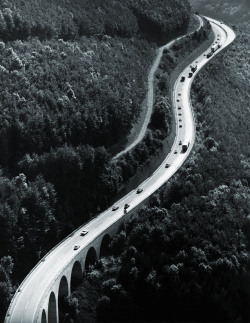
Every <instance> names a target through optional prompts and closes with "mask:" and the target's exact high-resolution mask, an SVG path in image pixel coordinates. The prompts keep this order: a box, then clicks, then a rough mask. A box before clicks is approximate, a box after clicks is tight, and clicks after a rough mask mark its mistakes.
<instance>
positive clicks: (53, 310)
mask: <svg viewBox="0 0 250 323" xmlns="http://www.w3.org/2000/svg"><path fill="white" fill-rule="evenodd" d="M48 323H57V305H56V296H55V294H54V292H51V293H50V297H49V306H48Z"/></svg>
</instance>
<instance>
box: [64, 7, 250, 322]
mask: <svg viewBox="0 0 250 323" xmlns="http://www.w3.org/2000/svg"><path fill="white" fill-rule="evenodd" d="M201 2H202V3H204V1H201ZM220 3H221V2H220ZM245 9H246V8H245ZM220 19H222V17H220ZM235 21H237V17H235ZM245 27H246V22H243V23H241V20H240V21H239V23H237V24H236V26H234V29H235V30H236V33H237V38H236V40H235V41H234V43H233V44H231V45H230V47H229V48H227V49H226V50H224V52H222V53H220V54H219V55H218V56H216V58H214V59H213V60H212V61H211V62H210V63H209V65H208V66H207V67H206V68H205V69H204V70H203V71H202V72H200V73H199V74H198V75H197V76H196V79H195V81H194V85H193V87H192V104H193V107H194V111H195V118H196V126H197V127H196V131H197V132H196V143H195V146H194V152H193V153H192V155H191V157H190V158H189V160H188V161H187V163H186V164H185V165H184V166H183V167H182V168H181V169H180V170H179V171H178V173H177V174H176V175H175V176H174V177H173V178H172V179H171V180H170V181H169V182H168V183H167V184H166V185H165V186H164V187H163V188H161V189H160V190H159V191H158V192H157V194H155V195H154V196H153V197H152V198H151V202H150V205H149V206H148V207H145V208H144V209H142V210H141V211H140V212H138V214H136V215H134V217H133V218H132V219H131V221H129V223H127V224H126V225H125V226H124V227H123V228H122V229H121V231H120V233H119V234H117V236H116V237H115V238H114V239H113V240H112V242H111V245H110V254H111V255H110V256H109V257H106V258H102V259H101V260H100V261H99V262H98V263H97V265H96V267H95V268H94V269H93V270H92V272H90V273H89V275H88V279H89V282H90V283H89V284H88V285H86V282H83V284H82V286H81V287H79V289H78V290H76V291H75V292H74V293H73V295H72V297H71V298H70V299H69V300H68V304H72V300H74V305H75V306H72V305H71V306H69V309H68V315H69V316H71V317H73V318H74V321H75V322H81V320H82V318H83V317H84V318H85V317H86V318H89V317H90V316H91V315H90V314H89V312H90V310H88V311H87V310H86V307H84V304H85V302H84V300H83V297H84V298H86V297H88V295H89V294H90V295H89V298H88V300H89V303H91V298H90V296H91V297H93V295H94V296H95V299H96V300H97V299H98V302H97V308H95V309H94V310H93V313H92V317H95V315H97V318H98V319H99V320H100V321H106V322H110V321H115V322H124V321H125V322H127V321H133V320H135V321H139V322H141V321H143V322H145V321H151V322H187V321H188V322H249V319H250V316H249V305H250V304H249V300H250V295H249V293H250V275H249V269H250V266H249V265H250V263H249V260H250V259H249V247H250V230H249V228H250V227H249V223H250V222H249V221H250V218H249V210H250V146H249V142H250V138H249V124H250V117H249V106H250V88H249V83H248V80H249V77H250V71H249V68H248V66H249V50H250V47H249V45H250V43H249V33H248V31H247V29H246V28H245ZM100 290H101V292H100ZM89 291H90V292H89ZM95 292H96V293H95ZM93 307H94V306H93ZM180 309H181V310H180ZM90 321H91V320H90Z"/></svg>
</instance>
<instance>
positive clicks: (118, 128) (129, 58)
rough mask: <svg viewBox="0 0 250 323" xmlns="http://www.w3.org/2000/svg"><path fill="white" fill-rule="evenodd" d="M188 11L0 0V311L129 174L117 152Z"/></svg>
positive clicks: (171, 6)
mask: <svg viewBox="0 0 250 323" xmlns="http://www.w3.org/2000/svg"><path fill="white" fill-rule="evenodd" d="M189 16H190V6H189V4H188V2H187V1H182V0H178V1H176V0H175V1H174V0H164V1H163V0H157V1H154V2H153V3H152V2H149V1H144V0H136V1H130V0H124V1H120V0H117V1H111V0H100V1H98V0H91V1H90V0H81V1H80V0H74V1H66V0H64V1H62V0H60V1H59V0H58V1H57V0H53V1H49V0H42V1H38V0H32V1H31V0H27V1H21V0H6V1H1V2H0V78H1V85H0V123H1V129H0V151H1V154H0V167H1V173H0V224H1V225H0V237H1V238H0V240H1V241H0V260H1V262H0V271H1V275H0V299H1V304H0V320H2V319H3V317H4V315H5V312H6V309H7V305H8V302H9V300H10V297H11V295H12V294H13V292H14V290H15V288H16V286H17V285H16V284H17V283H20V282H21V280H22V279H23V278H24V277H25V275H26V274H27V273H28V271H29V270H30V269H31V268H32V266H34V265H35V264H36V263H37V262H38V260H39V259H40V258H41V257H42V256H43V255H44V254H45V253H46V252H47V251H48V250H49V249H50V248H51V246H53V245H54V244H55V243H56V242H58V241H59V240H60V239H61V238H62V237H64V236H65V235H66V234H67V233H69V232H71V231H72V230H73V229H74V227H75V226H77V225H79V224H82V223H83V222H85V221H87V220H88V219H89V218H90V217H91V216H93V215H94V214H96V213H97V212H100V210H103V209H104V208H106V207H107V206H109V205H110V200H111V198H112V197H113V196H114V194H115V193H116V192H117V191H118V189H119V187H120V185H121V183H122V182H123V177H122V176H123V171H122V169H121V167H120V166H119V165H118V164H116V163H114V162H112V160H111V155H110V151H114V150H117V149H119V147H120V144H121V142H122V141H123V140H124V138H126V136H127V134H128V133H129V131H130V129H131V127H132V124H133V123H134V122H136V120H137V118H138V116H139V114H140V111H141V108H142V104H143V100H144V98H145V95H146V92H147V84H146V82H147V75H148V71H149V68H150V65H151V64H152V61H153V58H154V56H155V52H156V48H157V46H158V45H159V44H162V43H165V42H167V41H168V40H171V39H172V38H174V37H176V36H177V35H180V34H183V33H184V32H185V31H186V29H187V26H188V23H189ZM149 140H151V139H150V136H149Z"/></svg>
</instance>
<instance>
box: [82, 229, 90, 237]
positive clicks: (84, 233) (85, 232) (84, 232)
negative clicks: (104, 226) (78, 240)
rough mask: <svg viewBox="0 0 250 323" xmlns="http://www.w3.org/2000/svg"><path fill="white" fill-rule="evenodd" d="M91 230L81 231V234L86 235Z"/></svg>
mask: <svg viewBox="0 0 250 323" xmlns="http://www.w3.org/2000/svg"><path fill="white" fill-rule="evenodd" d="M88 232H89V231H87V230H83V231H82V232H81V233H80V236H85V235H86V234H87V233H88Z"/></svg>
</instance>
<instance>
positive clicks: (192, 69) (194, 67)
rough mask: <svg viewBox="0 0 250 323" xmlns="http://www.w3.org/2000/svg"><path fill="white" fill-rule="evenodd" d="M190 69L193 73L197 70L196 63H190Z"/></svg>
mask: <svg viewBox="0 0 250 323" xmlns="http://www.w3.org/2000/svg"><path fill="white" fill-rule="evenodd" d="M190 68H191V71H192V72H193V73H194V72H195V71H196V70H197V65H196V64H194V65H190Z"/></svg>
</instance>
